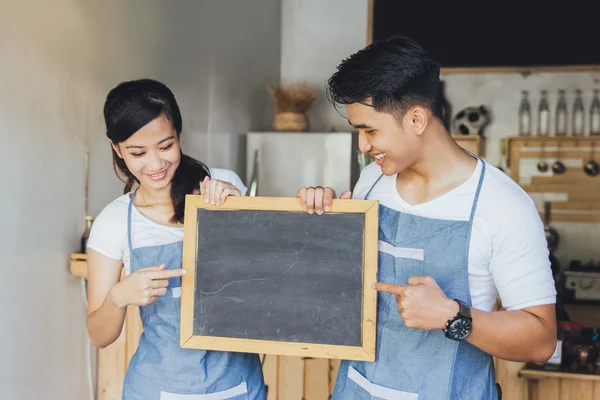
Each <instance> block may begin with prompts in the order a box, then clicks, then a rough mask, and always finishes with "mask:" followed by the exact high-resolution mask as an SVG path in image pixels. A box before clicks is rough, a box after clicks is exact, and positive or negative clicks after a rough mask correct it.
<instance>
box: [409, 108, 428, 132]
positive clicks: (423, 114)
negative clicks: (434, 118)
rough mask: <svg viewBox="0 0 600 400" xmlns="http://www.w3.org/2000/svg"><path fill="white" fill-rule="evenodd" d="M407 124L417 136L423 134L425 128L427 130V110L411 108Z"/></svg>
mask: <svg viewBox="0 0 600 400" xmlns="http://www.w3.org/2000/svg"><path fill="white" fill-rule="evenodd" d="M408 117H409V118H410V119H409V122H410V124H411V126H412V128H413V130H414V132H415V133H416V134H417V136H421V135H422V134H423V132H425V128H427V124H428V123H429V115H428V113H427V110H425V109H424V108H423V107H419V106H417V107H413V108H411V109H410V110H409V112H408Z"/></svg>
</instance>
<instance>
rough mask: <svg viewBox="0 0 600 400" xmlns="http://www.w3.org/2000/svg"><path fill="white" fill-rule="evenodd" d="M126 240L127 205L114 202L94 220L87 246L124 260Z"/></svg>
mask: <svg viewBox="0 0 600 400" xmlns="http://www.w3.org/2000/svg"><path fill="white" fill-rule="evenodd" d="M126 240H127V206H126V205H124V204H119V203H114V202H113V203H111V204H109V205H107V206H106V207H105V208H104V209H103V210H102V212H100V214H98V217H97V218H96V219H95V220H94V223H93V225H92V230H91V232H90V237H89V239H88V244H87V248H88V249H93V250H95V251H97V252H98V253H100V254H102V255H104V256H106V257H108V258H112V259H113V260H123V256H124V252H125V246H126Z"/></svg>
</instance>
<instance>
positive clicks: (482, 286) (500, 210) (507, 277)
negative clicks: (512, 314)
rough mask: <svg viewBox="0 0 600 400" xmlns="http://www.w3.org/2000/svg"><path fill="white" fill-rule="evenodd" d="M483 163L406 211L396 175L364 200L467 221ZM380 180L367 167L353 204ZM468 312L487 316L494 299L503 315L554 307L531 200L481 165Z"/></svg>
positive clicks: (544, 251) (374, 167)
mask: <svg viewBox="0 0 600 400" xmlns="http://www.w3.org/2000/svg"><path fill="white" fill-rule="evenodd" d="M481 169H482V162H481V161H478V163H477V167H476V169H475V171H474V172H473V174H472V175H471V177H470V178H469V179H468V180H467V181H466V182H464V183H463V184H462V185H460V186H458V187H457V188H455V189H453V190H451V191H450V192H448V193H445V194H443V195H442V196H440V197H438V198H436V199H433V200H431V201H428V202H425V203H422V204H417V205H411V204H409V203H407V202H406V201H404V200H403V199H402V198H401V197H400V194H399V193H398V190H397V189H396V178H397V175H393V176H384V177H382V178H381V180H380V181H379V182H378V183H377V185H375V187H374V189H373V191H372V192H371V194H370V195H369V199H370V200H379V203H380V204H381V205H384V206H386V207H388V208H391V209H394V210H398V211H401V212H404V213H409V214H413V215H419V216H422V217H428V218H437V219H446V220H455V221H465V220H466V221H468V220H469V216H470V213H471V207H472V204H473V199H474V195H475V192H476V190H477V185H478V183H479V178H480V177H481ZM380 175H381V168H380V167H379V166H378V165H377V164H375V163H372V164H370V165H368V166H367V167H365V168H364V169H363V171H362V172H361V175H360V178H359V180H358V182H357V184H356V186H355V188H354V193H353V196H352V197H353V198H355V199H363V198H364V197H365V195H366V194H367V192H368V191H369V189H370V188H371V186H372V185H373V183H374V182H375V181H376V180H377V178H379V176H380ZM469 246H470V247H469V267H468V274H469V288H470V291H471V300H472V303H473V307H475V308H477V309H480V310H483V311H491V310H492V309H493V306H494V304H495V302H496V298H497V296H498V294H499V295H500V299H501V300H502V305H503V306H504V307H505V308H506V309H507V310H517V309H521V308H525V307H531V306H536V305H542V304H554V303H555V302H556V289H555V286H554V279H553V277H552V271H551V269H550V260H549V257H548V256H549V254H548V248H547V244H546V236H545V233H544V225H543V223H542V221H541V219H540V216H539V214H538V211H537V209H536V207H535V204H534V202H533V200H531V198H530V197H529V196H528V195H527V193H526V192H525V191H523V190H522V189H521V187H519V186H518V185H517V184H516V183H515V182H514V181H513V180H512V179H510V177H508V176H507V175H506V174H504V173H503V172H502V171H500V170H499V169H498V168H496V167H494V166H492V165H490V164H489V163H486V172H485V176H484V178H483V186H482V188H481V193H480V195H479V201H478V204H477V209H476V211H475V216H474V220H473V228H472V232H471V242H470V245H469Z"/></svg>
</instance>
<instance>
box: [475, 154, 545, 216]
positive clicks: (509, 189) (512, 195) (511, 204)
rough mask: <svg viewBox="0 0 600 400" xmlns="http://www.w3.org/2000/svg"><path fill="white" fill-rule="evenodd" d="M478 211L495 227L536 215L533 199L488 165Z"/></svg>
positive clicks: (506, 176)
mask: <svg viewBox="0 0 600 400" xmlns="http://www.w3.org/2000/svg"><path fill="white" fill-rule="evenodd" d="M477 211H478V214H479V216H482V217H484V218H485V219H487V220H490V222H493V224H494V225H502V224H503V223H504V222H508V221H510V220H513V219H514V218H515V217H516V216H518V215H521V214H524V213H525V214H535V213H536V212H537V211H536V205H535V202H534V201H533V199H532V198H531V197H530V196H529V195H528V194H527V192H525V191H524V190H523V188H521V187H520V186H519V185H518V184H517V183H516V182H515V181H513V180H512V179H511V178H510V177H509V176H508V175H506V174H505V173H504V172H503V171H501V170H500V169H498V168H497V167H495V166H493V165H490V164H487V163H486V175H485V177H484V180H483V186H482V188H481V194H480V197H479V201H478V205H477Z"/></svg>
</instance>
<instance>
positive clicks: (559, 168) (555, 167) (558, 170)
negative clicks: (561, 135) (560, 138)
mask: <svg viewBox="0 0 600 400" xmlns="http://www.w3.org/2000/svg"><path fill="white" fill-rule="evenodd" d="M566 169H567V167H565V164H563V162H562V161H560V142H558V147H557V149H556V161H554V163H553V164H552V172H554V173H555V174H557V175H560V174H562V173H564V172H565V170H566Z"/></svg>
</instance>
